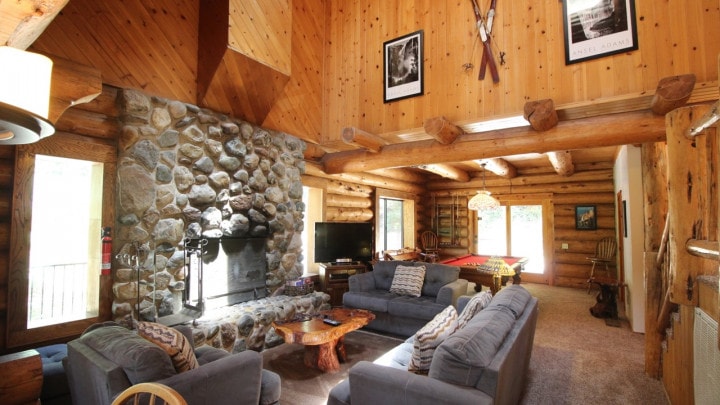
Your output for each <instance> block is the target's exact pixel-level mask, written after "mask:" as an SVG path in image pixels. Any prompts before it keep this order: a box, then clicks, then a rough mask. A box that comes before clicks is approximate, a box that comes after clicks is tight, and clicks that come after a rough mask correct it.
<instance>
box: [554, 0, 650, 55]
mask: <svg viewBox="0 0 720 405" xmlns="http://www.w3.org/2000/svg"><path fill="white" fill-rule="evenodd" d="M563 25H564V27H565V64H566V65H570V64H573V63H578V62H582V61H586V60H590V59H596V58H601V57H603V56H608V55H614V54H617V53H622V52H628V51H634V50H636V49H638V40H637V27H636V25H635V0H597V1H587V0H563Z"/></svg>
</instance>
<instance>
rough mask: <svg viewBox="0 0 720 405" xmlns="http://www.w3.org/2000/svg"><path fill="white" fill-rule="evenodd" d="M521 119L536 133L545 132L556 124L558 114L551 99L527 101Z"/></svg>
mask: <svg viewBox="0 0 720 405" xmlns="http://www.w3.org/2000/svg"><path fill="white" fill-rule="evenodd" d="M523 117H524V118H525V119H526V120H527V121H528V122H529V123H530V126H531V127H532V128H533V129H534V130H536V131H547V130H548V129H550V128H553V127H555V125H557V123H558V114H557V111H555V104H554V103H553V101H552V99H549V98H546V99H544V100H538V101H529V102H527V103H525V107H524V108H523Z"/></svg>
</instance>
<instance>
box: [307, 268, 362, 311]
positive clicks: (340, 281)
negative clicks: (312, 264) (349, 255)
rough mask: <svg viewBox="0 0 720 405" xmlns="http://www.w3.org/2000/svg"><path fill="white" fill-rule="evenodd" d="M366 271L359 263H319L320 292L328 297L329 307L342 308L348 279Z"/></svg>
mask: <svg viewBox="0 0 720 405" xmlns="http://www.w3.org/2000/svg"><path fill="white" fill-rule="evenodd" d="M366 271H367V267H366V266H365V265H364V264H362V263H360V262H354V263H337V264H336V263H319V264H318V272H319V275H320V291H322V292H324V293H326V294H328V295H330V305H332V306H333V307H339V306H342V297H343V294H345V292H347V291H348V290H349V289H350V287H349V286H348V279H349V278H350V276H352V275H354V274H360V273H364V272H366Z"/></svg>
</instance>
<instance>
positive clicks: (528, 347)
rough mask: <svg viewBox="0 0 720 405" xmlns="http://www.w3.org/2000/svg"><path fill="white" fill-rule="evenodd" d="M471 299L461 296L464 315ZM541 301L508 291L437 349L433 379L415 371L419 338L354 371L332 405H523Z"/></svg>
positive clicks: (332, 394) (333, 393)
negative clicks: (415, 345)
mask: <svg viewBox="0 0 720 405" xmlns="http://www.w3.org/2000/svg"><path fill="white" fill-rule="evenodd" d="M468 300H469V297H461V299H460V300H459V303H458V307H459V309H460V310H462V308H463V307H464V306H465V304H466V303H467V301H468ZM537 316H538V301H537V298H535V297H532V296H531V295H530V294H529V293H528V292H527V290H525V289H524V288H523V287H522V286H519V285H512V286H509V287H506V288H504V289H502V290H501V291H500V292H498V294H497V295H496V296H495V297H493V299H492V300H491V301H490V304H489V305H488V306H487V307H486V308H485V309H483V310H481V311H479V312H478V313H476V314H475V315H474V316H473V318H472V319H471V320H470V322H469V323H468V324H467V325H465V326H464V327H463V328H461V329H459V330H457V331H455V332H453V333H452V334H451V335H450V336H449V337H447V338H446V339H445V340H444V341H443V342H442V343H440V345H439V346H438V347H437V349H435V352H434V354H433V357H432V361H431V363H430V370H429V373H428V375H419V374H414V373H411V372H409V371H408V370H407V369H408V363H409V361H410V357H411V355H412V351H413V338H412V337H411V338H409V339H408V340H406V341H405V342H404V343H402V344H400V345H399V346H397V347H395V348H394V349H392V350H391V351H389V352H387V353H386V354H385V355H383V356H382V357H380V358H379V359H377V360H376V361H375V362H373V363H370V362H367V361H361V362H359V363H358V364H356V365H355V366H353V367H352V368H351V369H350V374H349V377H348V379H346V380H344V381H342V382H341V383H340V384H338V385H336V386H335V387H334V388H333V389H332V390H331V391H330V395H329V398H328V402H327V404H328V405H340V404H350V403H353V404H373V405H381V404H413V405H415V404H420V405H422V404H428V405H435V404H517V403H519V402H520V400H521V399H522V396H523V390H524V389H525V383H526V380H527V373H528V367H529V364H530V356H531V353H532V346H533V340H534V337H535V325H536V323H537Z"/></svg>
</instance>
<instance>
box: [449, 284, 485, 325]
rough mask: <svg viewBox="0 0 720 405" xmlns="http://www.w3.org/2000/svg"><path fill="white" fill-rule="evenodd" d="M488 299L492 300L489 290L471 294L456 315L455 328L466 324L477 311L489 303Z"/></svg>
mask: <svg viewBox="0 0 720 405" xmlns="http://www.w3.org/2000/svg"><path fill="white" fill-rule="evenodd" d="M490 300H492V293H491V292H490V291H483V292H479V293H477V294H475V295H473V297H472V298H470V301H468V303H467V305H465V308H463V310H462V312H461V313H460V315H459V316H458V320H457V328H458V329H461V328H463V327H464V326H465V325H467V324H468V322H470V320H471V319H472V318H473V317H474V316H475V315H476V314H477V313H478V312H480V311H482V309H483V308H485V307H486V306H488V304H490Z"/></svg>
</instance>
